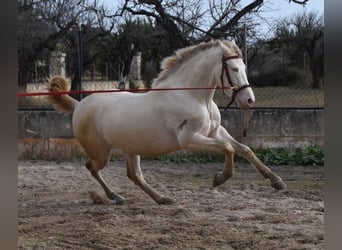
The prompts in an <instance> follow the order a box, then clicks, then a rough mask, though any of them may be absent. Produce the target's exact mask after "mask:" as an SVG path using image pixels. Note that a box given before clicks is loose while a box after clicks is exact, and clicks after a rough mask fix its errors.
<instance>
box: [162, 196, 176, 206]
mask: <svg viewBox="0 0 342 250" xmlns="http://www.w3.org/2000/svg"><path fill="white" fill-rule="evenodd" d="M175 203H176V201H174V200H173V199H170V198H166V197H164V198H162V199H161V200H160V201H158V204H159V205H172V204H175Z"/></svg>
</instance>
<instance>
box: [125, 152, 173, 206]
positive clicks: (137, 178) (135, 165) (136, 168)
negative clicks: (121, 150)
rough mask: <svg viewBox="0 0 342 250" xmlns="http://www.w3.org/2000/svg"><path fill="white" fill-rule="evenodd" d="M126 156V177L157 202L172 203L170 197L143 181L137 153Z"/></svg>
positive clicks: (162, 203) (161, 203)
mask: <svg viewBox="0 0 342 250" xmlns="http://www.w3.org/2000/svg"><path fill="white" fill-rule="evenodd" d="M126 157H127V176H128V178H130V179H131V180H132V181H133V182H134V183H135V184H136V185H138V186H139V187H140V188H141V189H142V190H144V191H145V192H146V193H147V194H148V195H149V196H150V197H151V198H152V199H153V200H155V201H156V202H157V203H158V204H160V205H170V204H173V203H174V201H173V200H172V199H170V198H167V197H164V196H162V195H160V194H159V193H158V192H157V191H156V190H155V189H153V188H152V187H151V186H150V185H149V184H148V183H147V182H146V181H145V179H144V176H143V174H142V172H141V168H140V156H139V155H127V156H126Z"/></svg>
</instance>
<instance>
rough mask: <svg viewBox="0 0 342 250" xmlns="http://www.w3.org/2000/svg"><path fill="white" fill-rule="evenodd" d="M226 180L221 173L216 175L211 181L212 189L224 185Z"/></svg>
mask: <svg viewBox="0 0 342 250" xmlns="http://www.w3.org/2000/svg"><path fill="white" fill-rule="evenodd" d="M227 179H228V178H225V177H224V176H223V175H222V173H216V174H215V176H214V180H213V187H217V186H219V185H221V184H222V183H224V182H225V181H226V180H227Z"/></svg>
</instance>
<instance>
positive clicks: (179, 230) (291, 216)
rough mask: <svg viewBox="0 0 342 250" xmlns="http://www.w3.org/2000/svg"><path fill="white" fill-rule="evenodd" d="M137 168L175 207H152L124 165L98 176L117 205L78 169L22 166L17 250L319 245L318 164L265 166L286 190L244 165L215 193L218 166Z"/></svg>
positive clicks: (321, 206) (115, 164) (71, 164)
mask: <svg viewBox="0 0 342 250" xmlns="http://www.w3.org/2000/svg"><path fill="white" fill-rule="evenodd" d="M142 169H143V173H144V175H145V177H146V180H147V181H148V182H149V183H150V184H152V186H153V187H155V188H156V189H157V190H158V191H160V192H161V193H163V194H165V195H168V196H170V197H171V198H173V199H176V200H177V203H176V204H175V205H170V206H159V205H157V204H155V203H154V201H153V200H152V199H151V198H150V197H148V196H147V195H146V194H145V193H144V192H143V191H142V190H140V189H139V188H138V187H137V186H135V185H134V184H133V183H132V182H131V181H130V180H129V179H128V178H127V177H126V170H125V162H121V161H117V162H111V163H110V165H109V167H107V168H106V169H105V170H103V171H102V172H103V176H104V178H105V179H106V180H107V182H108V183H109V184H110V185H111V186H112V187H114V189H115V191H117V192H118V193H119V194H121V195H123V196H124V197H125V198H126V204H125V205H123V206H117V205H113V204H112V203H111V201H109V200H107V199H106V198H105V195H104V193H103V191H102V189H101V188H100V187H99V185H98V184H97V183H96V182H95V180H93V178H92V177H91V176H90V174H89V173H88V171H87V170H86V168H85V167H83V163H82V162H60V163H56V162H46V161H38V162H29V161H25V162H23V161H22V162H19V166H18V206H19V207H18V220H19V225H18V231H19V236H18V246H19V249H210V250H211V249H262V250H265V249H323V248H324V232H323V224H324V217H323V214H324V204H323V183H324V174H323V171H324V169H323V168H322V167H314V166H311V167H302V166H296V167H293V166H291V167H272V169H273V170H274V172H275V173H277V174H279V175H280V176H281V177H282V178H283V179H284V180H285V181H286V183H287V184H288V189H287V190H285V191H274V190H273V189H272V188H270V187H269V186H268V182H266V181H264V180H263V179H262V178H261V176H259V174H258V173H257V172H256V171H255V170H254V169H253V168H252V167H250V166H249V165H248V164H239V163H238V164H237V167H236V175H235V176H234V177H233V178H232V179H230V180H229V181H228V182H227V183H225V184H223V185H222V186H220V187H218V188H215V189H213V188H211V184H212V179H213V176H214V174H215V173H216V172H218V171H221V170H222V164H221V163H210V164H194V163H186V164H184V163H182V164H175V163H170V164H167V163H163V162H159V161H143V162H142ZM94 197H95V198H96V199H95V198H94ZM101 198H102V199H101Z"/></svg>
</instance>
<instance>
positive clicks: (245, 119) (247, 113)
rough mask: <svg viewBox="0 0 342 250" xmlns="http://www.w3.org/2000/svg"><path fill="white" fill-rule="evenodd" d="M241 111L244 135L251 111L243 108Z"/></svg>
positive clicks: (244, 134) (244, 135)
mask: <svg viewBox="0 0 342 250" xmlns="http://www.w3.org/2000/svg"><path fill="white" fill-rule="evenodd" d="M242 112H243V113H242V137H246V136H247V128H248V125H249V122H250V120H251V118H252V111H251V110H250V109H243V110H242Z"/></svg>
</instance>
